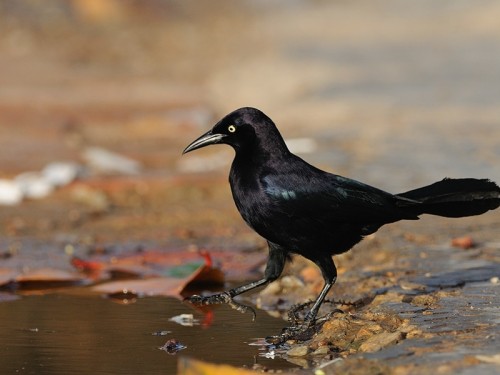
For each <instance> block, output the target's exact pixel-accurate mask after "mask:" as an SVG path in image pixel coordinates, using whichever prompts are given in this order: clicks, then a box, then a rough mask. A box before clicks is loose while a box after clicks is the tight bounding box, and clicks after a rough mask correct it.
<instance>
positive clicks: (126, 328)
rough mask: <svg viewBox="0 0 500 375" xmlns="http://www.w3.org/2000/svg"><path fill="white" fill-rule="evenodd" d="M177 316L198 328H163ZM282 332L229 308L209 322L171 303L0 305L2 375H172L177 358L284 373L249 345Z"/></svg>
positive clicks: (275, 322) (35, 299)
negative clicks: (175, 348)
mask: <svg viewBox="0 0 500 375" xmlns="http://www.w3.org/2000/svg"><path fill="white" fill-rule="evenodd" d="M180 314H194V318H195V319H198V320H199V323H200V324H199V325H194V326H192V327H189V326H182V325H179V324H177V323H174V322H172V321H170V320H169V319H170V318H172V317H174V316H177V315H180ZM207 324H209V326H207ZM284 324H285V322H283V321H282V320H279V319H275V318H272V317H270V316H268V315H267V314H266V313H265V312H263V311H257V321H255V322H252V315H251V314H240V313H238V312H237V311H234V310H231V309H230V308H229V307H227V306H220V307H217V308H216V309H214V310H213V315H212V316H210V314H209V315H208V316H207V315H204V314H203V313H202V312H200V311H195V310H194V309H193V308H192V307H191V306H190V305H188V304H185V303H182V302H180V301H179V300H176V299H173V298H156V297H155V298H152V297H151V298H142V299H138V300H137V301H136V302H135V303H130V304H119V303H115V302H113V301H112V300H109V299H105V298H102V297H99V296H96V295H87V294H84V295H74V294H64V293H63V294H47V295H34V296H24V297H21V298H20V299H17V300H13V301H8V302H3V303H0V346H1V348H2V350H1V351H0V373H2V374H11V373H23V374H69V373H71V374H92V373H100V374H118V373H119V374H141V373H142V374H174V373H176V369H177V361H178V358H179V356H187V357H191V358H196V359H201V360H205V361H210V362H215V363H228V364H231V365H234V366H238V367H252V366H253V364H254V363H259V364H261V365H263V366H265V367H268V368H275V369H278V368H280V369H283V368H289V367H291V366H292V365H291V364H290V363H288V362H286V361H285V360H282V359H274V360H272V359H267V358H261V357H259V355H258V354H259V350H258V347H255V346H249V345H248V344H249V343H250V342H252V341H255V339H256V338H258V337H264V336H266V335H270V334H274V333H278V332H279V330H280V329H281V328H282V327H283V326H284ZM165 331H170V332H168V333H166V332H165ZM165 333H166V334H165ZM170 339H176V340H178V341H179V342H180V343H181V344H182V345H185V346H186V347H187V348H186V349H184V350H182V351H180V352H179V353H177V354H175V355H172V354H168V353H167V352H165V351H163V350H160V349H159V348H160V347H162V346H163V345H165V343H166V342H167V341H168V340H170Z"/></svg>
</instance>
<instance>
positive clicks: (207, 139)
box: [182, 130, 226, 155]
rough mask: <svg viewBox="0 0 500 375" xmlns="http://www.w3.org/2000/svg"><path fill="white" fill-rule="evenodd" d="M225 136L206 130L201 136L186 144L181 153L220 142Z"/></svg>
mask: <svg viewBox="0 0 500 375" xmlns="http://www.w3.org/2000/svg"><path fill="white" fill-rule="evenodd" d="M224 137H226V135H225V134H214V133H212V131H211V130H210V131H208V132H206V133H205V134H203V135H202V136H201V137H199V138H198V139H195V140H194V141H193V142H191V143H190V144H189V146H187V147H186V148H185V149H184V151H182V154H183V155H184V154H187V153H188V152H190V151H193V150H197V149H199V148H202V147H205V146H208V145H215V144H217V143H221V142H222V140H223V139H224Z"/></svg>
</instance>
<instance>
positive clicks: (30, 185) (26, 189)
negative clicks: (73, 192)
mask: <svg viewBox="0 0 500 375" xmlns="http://www.w3.org/2000/svg"><path fill="white" fill-rule="evenodd" d="M15 182H16V183H17V184H18V185H19V187H20V188H21V191H22V192H23V195H24V196H25V197H27V198H31V199H40V198H45V197H46V196H48V195H49V194H50V193H52V190H54V187H53V186H52V185H51V184H50V183H49V182H48V181H47V180H46V179H45V178H44V177H43V175H42V174H41V173H39V172H25V173H21V174H20V175H17V176H16V178H15Z"/></svg>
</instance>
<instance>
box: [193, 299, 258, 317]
mask: <svg viewBox="0 0 500 375" xmlns="http://www.w3.org/2000/svg"><path fill="white" fill-rule="evenodd" d="M185 301H189V302H191V303H192V304H193V305H196V306H208V305H222V304H226V305H229V306H231V307H232V308H233V309H235V310H237V311H239V312H240V313H242V314H244V313H246V312H249V311H250V312H251V313H252V321H254V320H255V317H256V315H257V314H256V313H255V310H254V309H253V308H251V307H250V306H247V305H243V304H242V303H239V302H236V301H235V300H234V299H233V297H232V296H231V294H230V293H229V292H222V293H217V294H212V295H210V296H200V295H197V294H195V295H193V296H191V297H187V298H186V299H185Z"/></svg>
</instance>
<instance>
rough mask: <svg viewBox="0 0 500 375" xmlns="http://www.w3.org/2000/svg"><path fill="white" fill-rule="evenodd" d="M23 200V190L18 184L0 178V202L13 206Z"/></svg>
mask: <svg viewBox="0 0 500 375" xmlns="http://www.w3.org/2000/svg"><path fill="white" fill-rule="evenodd" d="M22 200H23V192H22V191H21V188H20V187H19V185H18V184H17V183H16V182H14V181H12V180H7V179H1V180H0V204H1V205H6V206H14V205H16V204H18V203H20V202H21V201H22Z"/></svg>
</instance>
